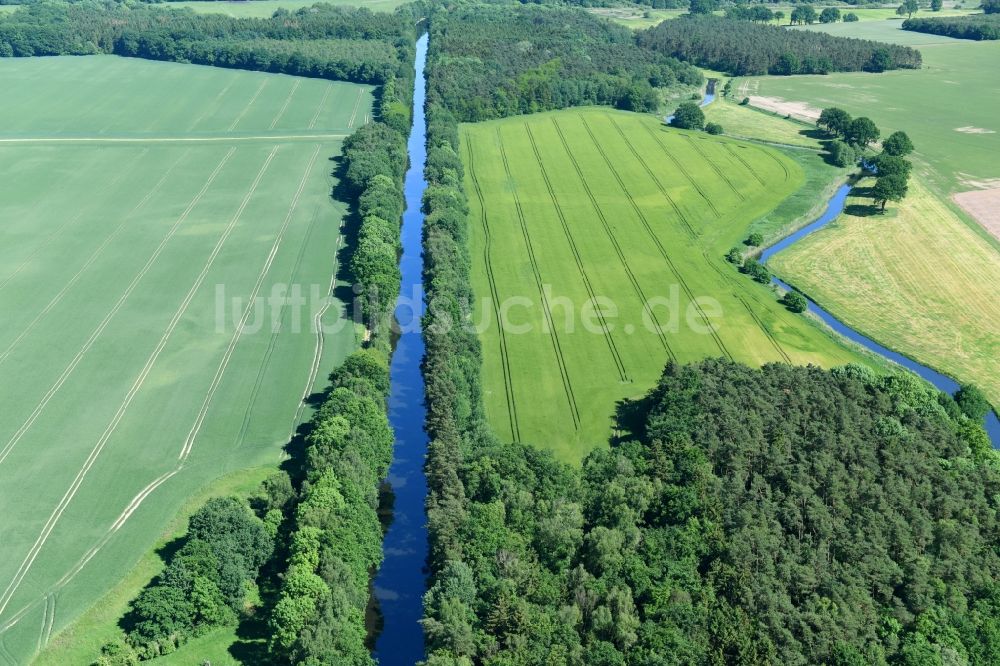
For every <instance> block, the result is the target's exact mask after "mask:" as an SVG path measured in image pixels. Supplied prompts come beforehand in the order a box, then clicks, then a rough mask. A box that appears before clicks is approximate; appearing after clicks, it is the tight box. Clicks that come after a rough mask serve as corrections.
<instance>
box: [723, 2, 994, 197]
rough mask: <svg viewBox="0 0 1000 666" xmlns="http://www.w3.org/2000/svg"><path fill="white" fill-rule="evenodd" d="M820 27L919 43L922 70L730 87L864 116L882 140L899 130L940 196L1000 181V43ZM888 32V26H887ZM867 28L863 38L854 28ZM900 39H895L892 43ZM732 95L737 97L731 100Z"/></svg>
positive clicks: (880, 28)
mask: <svg viewBox="0 0 1000 666" xmlns="http://www.w3.org/2000/svg"><path fill="white" fill-rule="evenodd" d="M884 24H885V25H883V24H882V23H868V24H862V25H860V26H858V27H859V31H857V32H856V31H854V30H853V28H852V27H851V26H850V25H836V26H825V27H822V28H817V29H823V30H825V31H827V32H830V33H835V34H842V35H845V36H852V37H853V36H856V37H869V38H873V39H882V40H885V41H899V42H901V43H911V42H909V41H908V40H910V39H917V40H919V42H918V43H919V44H920V46H919V48H920V51H921V53H922V54H923V59H924V67H923V68H922V69H919V70H901V71H894V72H885V73H883V74H865V73H850V74H829V75H827V76H790V77H778V76H775V77H756V78H751V79H740V80H738V81H737V82H735V83H734V89H735V90H736V91H742V90H744V88H743V84H744V83H746V84H747V88H746V93H748V94H757V95H766V96H771V97H780V98H783V99H786V100H792V101H802V102H807V103H809V104H811V105H812V106H814V107H817V108H825V107H828V106H834V105H836V106H840V107H842V108H844V109H846V110H847V111H849V112H850V113H852V114H854V115H866V116H869V117H871V118H872V119H873V120H874V121H875V122H876V123H878V125H879V126H880V127H881V128H882V131H883V134H887V133H889V132H891V131H894V130H897V129H901V130H905V131H906V132H907V133H908V134H909V135H910V136H911V137H912V138H913V141H914V143H915V144H916V146H917V153H918V157H919V158H920V160H921V161H922V162H925V163H926V165H927V166H929V168H925V169H920V168H919V166H920V165H918V175H919V176H920V177H921V178H922V179H924V181H925V182H926V183H927V184H928V185H929V186H930V188H931V189H932V190H933V191H935V192H936V193H938V194H940V195H944V196H946V195H949V194H952V193H954V192H959V191H963V190H969V189H973V184H972V183H973V181H975V182H980V183H981V182H983V181H989V180H993V179H1000V160H997V154H998V153H1000V115H998V114H997V100H996V91H997V90H1000V70H998V69H997V68H996V67H994V66H993V65H992V63H996V62H998V61H1000V42H973V41H967V40H957V39H951V38H948V37H937V36H935V35H925V34H922V33H913V32H906V31H903V30H900V29H899V24H898V22H890V21H886V22H884ZM890 25H892V26H895V27H888V26H890ZM869 26H874V28H875V29H873V30H871V31H868V32H864V33H862V32H860V29H862V28H868V27H869ZM900 38H903V39H900ZM739 94H742V93H739V92H738V96H739Z"/></svg>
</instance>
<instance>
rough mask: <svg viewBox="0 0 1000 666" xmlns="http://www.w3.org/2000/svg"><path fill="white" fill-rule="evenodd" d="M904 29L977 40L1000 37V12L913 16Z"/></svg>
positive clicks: (905, 22) (904, 24) (904, 22)
mask: <svg viewBox="0 0 1000 666" xmlns="http://www.w3.org/2000/svg"><path fill="white" fill-rule="evenodd" d="M903 30H911V31H913V32H926V33H929V34H932V35H941V36H943V37H955V38H956V39H974V40H977V41H980V40H985V39H989V40H992V39H1000V13H994V14H973V15H971V16H946V17H940V18H937V17H934V18H932V17H921V18H911V19H907V20H906V21H903Z"/></svg>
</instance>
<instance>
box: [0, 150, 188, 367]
mask: <svg viewBox="0 0 1000 666" xmlns="http://www.w3.org/2000/svg"><path fill="white" fill-rule="evenodd" d="M187 154H188V151H184V154H183V155H181V157H180V159H178V160H177V161H176V162H174V163H173V164H172V165H171V166H170V168H168V169H167V170H166V171H165V172H164V173H163V176H162V177H161V178H160V180H159V181H157V183H156V184H155V185H153V188H152V189H151V190H149V192H147V193H146V196H144V197H143V198H142V200H141V201H139V203H138V204H136V205H135V206H134V207H133V208H132V210H131V211H129V213H128V214H127V215H126V216H125V218H124V219H123V220H122V222H121V224H119V225H118V227H117V228H115V230H114V231H112V232H111V234H110V235H109V236H108V237H107V238H105V239H104V242H103V243H101V245H100V246H98V248H97V249H96V250H94V252H93V253H92V254H91V255H90V257H89V258H88V259H87V261H86V262H84V264H83V266H82V267H81V268H80V270H79V271H77V272H76V274H75V275H74V276H73V277H72V278H70V280H69V281H68V282H67V283H66V284H65V285H63V287H62V289H60V290H59V293H57V294H56V295H55V296H53V297H52V300H50V301H49V302H48V304H46V306H45V307H44V308H42V310H41V312H39V313H38V314H37V315H36V316H35V318H34V319H32V320H31V322H30V323H29V324H28V326H27V327H25V329H24V330H23V331H21V333H20V334H19V335H18V336H17V338H15V339H14V341H13V342H11V343H10V344H9V345H8V346H7V348H6V349H5V350H4V351H3V352H0V365H2V364H3V362H4V361H5V360H6V359H7V357H8V356H10V354H11V352H13V351H14V349H15V348H16V347H17V346H18V345H19V344H20V343H21V342H22V341H23V340H24V338H25V337H27V335H28V334H29V333H31V331H33V330H34V329H35V326H37V325H38V322H39V321H41V320H42V318H43V317H44V316H45V315H46V314H48V313H49V312H50V311H51V310H52V308H54V307H55V306H56V305H58V304H59V303H60V302H61V301H62V299H63V298H64V297H65V296H66V294H67V293H68V292H69V290H70V289H71V288H72V287H73V285H74V284H76V283H77V281H78V280H79V279H80V278H81V277H82V276H83V274H84V273H85V272H86V270H87V269H88V268H90V266H91V265H93V263H94V262H95V261H96V260H97V259H98V258H99V257H100V256H101V254H103V252H104V250H105V249H107V246H108V245H109V244H110V243H111V241H112V240H114V239H115V237H117V236H118V234H119V233H120V232H121V231H122V230H123V229H124V228H125V226H126V225H128V223H129V222H131V220H132V215H133V214H135V213H136V212H137V211H138V210H140V209H141V208H142V207H143V206H145V205H146V203H147V202H148V201H149V199H150V197H152V196H153V194H154V193H156V192H157V191H158V190H159V189H160V187H162V186H163V183H164V182H166V180H167V177H168V176H170V174H171V173H172V172H173V170H174V168H175V167H176V166H177V165H178V164H180V163H181V161H182V160H183V159H184V158H185V157H187Z"/></svg>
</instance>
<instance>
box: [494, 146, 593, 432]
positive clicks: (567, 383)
mask: <svg viewBox="0 0 1000 666" xmlns="http://www.w3.org/2000/svg"><path fill="white" fill-rule="evenodd" d="M496 136H497V145H498V147H499V148H500V157H501V159H502V161H503V168H504V171H505V172H506V174H507V181H508V182H509V183H510V187H511V193H512V195H513V197H514V207H515V209H516V210H517V218H518V221H519V222H520V224H521V232H522V233H523V235H524V242H525V245H526V246H527V250H528V260H529V262H530V263H531V270H532V272H533V273H534V276H535V284H536V286H537V287H538V294H539V297H540V298H541V301H542V311H543V313H544V315H545V320H546V322H547V323H548V326H549V330H550V332H551V335H550V338H551V339H552V348H553V350H554V351H555V354H556V362H557V363H558V365H559V374H560V375H561V378H562V382H563V389H564V391H565V392H566V398H567V400H568V401H569V408H570V416H571V417H572V418H573V427H574V429H575V430H579V429H580V410H579V409H578V408H577V405H576V395H575V394H574V392H573V383H572V381H571V380H570V377H569V369H568V368H567V366H566V359H565V358H564V357H563V351H562V345H561V344H560V342H559V333H558V331H557V330H556V327H555V324H554V323H553V321H552V311H551V310H550V308H549V301H548V299H547V298H546V297H545V289H544V286H543V284H542V274H541V272H540V270H539V268H538V261H537V260H536V259H535V250H534V248H533V246H532V244H531V234H530V233H529V231H528V223H527V220H525V217H524V210H523V209H522V207H521V198H520V197H519V196H518V194H517V187H516V185H515V184H514V177H513V175H512V174H511V172H510V163H509V162H508V160H507V151H506V150H505V149H504V147H503V136H502V135H501V134H500V128H499V127H498V128H497V132H496Z"/></svg>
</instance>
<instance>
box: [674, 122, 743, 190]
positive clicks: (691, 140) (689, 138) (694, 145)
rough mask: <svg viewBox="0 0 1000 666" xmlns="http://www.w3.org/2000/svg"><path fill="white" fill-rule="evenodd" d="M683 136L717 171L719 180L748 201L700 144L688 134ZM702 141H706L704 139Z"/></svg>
mask: <svg viewBox="0 0 1000 666" xmlns="http://www.w3.org/2000/svg"><path fill="white" fill-rule="evenodd" d="M683 136H684V138H685V139H686V140H687V142H688V143H689V144H691V147H692V148H694V149H695V152H697V153H698V154H699V155H701V159H703V160H705V161H706V162H707V163H708V166H710V167H712V170H713V171H715V173H716V174H718V176H719V178H721V179H722V180H724V181H725V182H726V185H728V186H729V189H731V190H732V191H733V194H735V195H736V196H737V197H739V199H740V201H746V200H747V198H746V197H745V196H744V195H743V193H742V192H740V191H739V190H738V189H736V186H735V185H733V181H731V180H729V176H727V175H726V174H725V172H723V171H722V169H720V168H719V165H718V164H716V163H715V162H713V161H712V159H711V158H710V157H709V156H708V155H707V154H706V153H705V151H703V150H702V149H701V147H699V146H698V142H697V141H695V140H694V139H693V138H692V137H690V136H688V135H687V134H684V135H683ZM701 140H702V141H704V139H701Z"/></svg>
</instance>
